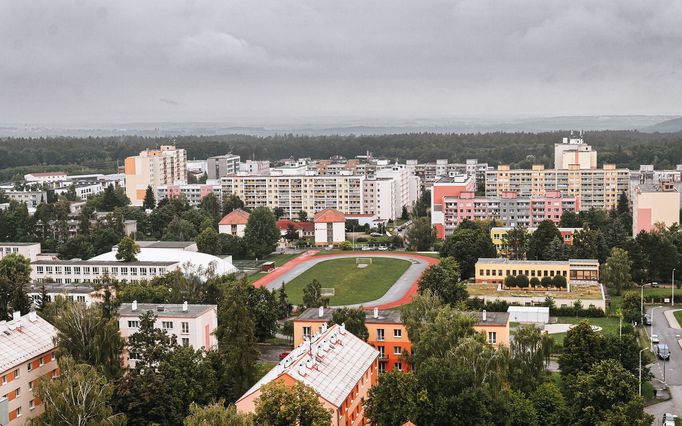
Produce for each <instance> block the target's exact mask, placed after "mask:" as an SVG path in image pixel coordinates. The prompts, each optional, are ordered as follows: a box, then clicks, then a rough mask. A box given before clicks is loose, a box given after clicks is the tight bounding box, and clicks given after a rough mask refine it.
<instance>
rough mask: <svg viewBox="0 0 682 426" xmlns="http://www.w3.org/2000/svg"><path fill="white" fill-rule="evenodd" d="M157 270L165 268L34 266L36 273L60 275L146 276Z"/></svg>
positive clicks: (164, 270) (163, 270)
mask: <svg viewBox="0 0 682 426" xmlns="http://www.w3.org/2000/svg"><path fill="white" fill-rule="evenodd" d="M157 271H158V274H159V275H163V274H165V273H166V268H155V267H150V268H147V267H127V266H121V267H118V266H112V267H111V268H110V267H108V266H102V267H101V268H100V267H99V266H51V265H49V266H42V265H38V266H36V273H38V274H48V275H52V274H56V275H61V274H62V273H64V274H65V275H81V272H82V275H100V273H101V275H104V274H112V275H129V274H130V275H133V276H136V275H141V276H146V275H156V274H157Z"/></svg>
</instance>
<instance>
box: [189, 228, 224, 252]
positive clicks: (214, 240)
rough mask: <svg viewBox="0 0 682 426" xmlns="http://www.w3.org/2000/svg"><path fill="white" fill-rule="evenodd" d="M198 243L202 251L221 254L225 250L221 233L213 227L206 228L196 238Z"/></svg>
mask: <svg viewBox="0 0 682 426" xmlns="http://www.w3.org/2000/svg"><path fill="white" fill-rule="evenodd" d="M194 241H196V243H197V248H198V249H199V251H200V252H202V253H208V254H212V255H214V256H219V255H220V254H222V252H223V246H222V244H221V240H220V235H219V234H218V231H216V230H215V229H214V228H213V227H209V228H205V229H204V230H203V231H201V232H200V233H199V235H197V236H196V238H195V239H194Z"/></svg>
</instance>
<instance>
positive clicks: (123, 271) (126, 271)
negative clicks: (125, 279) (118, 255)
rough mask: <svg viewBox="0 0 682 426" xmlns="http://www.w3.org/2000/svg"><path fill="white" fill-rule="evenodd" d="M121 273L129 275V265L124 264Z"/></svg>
mask: <svg viewBox="0 0 682 426" xmlns="http://www.w3.org/2000/svg"><path fill="white" fill-rule="evenodd" d="M121 275H128V268H127V267H124V266H122V267H121Z"/></svg>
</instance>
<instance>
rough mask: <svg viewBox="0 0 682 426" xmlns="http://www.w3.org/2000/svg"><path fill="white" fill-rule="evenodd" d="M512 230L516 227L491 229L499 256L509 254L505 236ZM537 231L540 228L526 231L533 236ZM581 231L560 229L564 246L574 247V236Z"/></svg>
mask: <svg viewBox="0 0 682 426" xmlns="http://www.w3.org/2000/svg"><path fill="white" fill-rule="evenodd" d="M512 229H514V227H512V226H495V227H493V228H490V239H492V241H493V244H494V245H495V248H496V249H497V253H498V254H499V255H506V254H507V247H506V242H505V236H506V235H507V233H508V232H509V231H511V230H512ZM537 229H538V228H536V227H529V228H526V231H527V232H528V234H532V233H533V232H535V231H536V230H537ZM581 229H582V228H559V232H560V233H561V239H562V241H563V242H564V244H566V245H567V246H572V245H573V234H575V233H576V232H578V231H580V230H581Z"/></svg>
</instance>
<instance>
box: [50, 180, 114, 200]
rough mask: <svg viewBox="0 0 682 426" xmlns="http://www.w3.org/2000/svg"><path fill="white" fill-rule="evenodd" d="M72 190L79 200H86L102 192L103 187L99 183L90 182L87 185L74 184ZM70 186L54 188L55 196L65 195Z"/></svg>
mask: <svg viewBox="0 0 682 426" xmlns="http://www.w3.org/2000/svg"><path fill="white" fill-rule="evenodd" d="M73 188H74V190H75V191H76V197H78V198H80V199H81V200H87V199H88V197H90V196H91V195H97V194H99V193H101V192H103V191H104V187H103V186H102V183H101V182H92V183H87V184H74V185H73ZM70 189H71V186H70V185H69V186H62V187H61V188H56V189H55V190H54V194H55V195H65V194H67V193H68V192H69V190H70Z"/></svg>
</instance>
